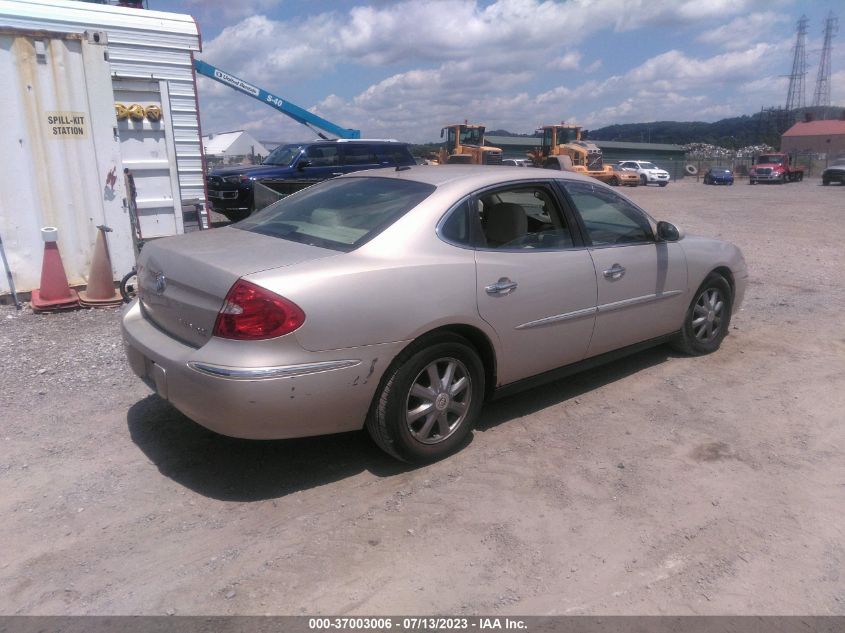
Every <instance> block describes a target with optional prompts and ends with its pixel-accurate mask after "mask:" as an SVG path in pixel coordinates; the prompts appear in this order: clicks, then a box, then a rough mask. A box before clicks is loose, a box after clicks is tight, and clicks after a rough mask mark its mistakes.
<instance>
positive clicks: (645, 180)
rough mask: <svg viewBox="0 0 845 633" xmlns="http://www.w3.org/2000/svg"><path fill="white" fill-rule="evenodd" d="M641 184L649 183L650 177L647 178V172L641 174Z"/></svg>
mask: <svg viewBox="0 0 845 633" xmlns="http://www.w3.org/2000/svg"><path fill="white" fill-rule="evenodd" d="M640 184H641V185H643V186H646V185H647V184H648V178H646V176H645V174H640Z"/></svg>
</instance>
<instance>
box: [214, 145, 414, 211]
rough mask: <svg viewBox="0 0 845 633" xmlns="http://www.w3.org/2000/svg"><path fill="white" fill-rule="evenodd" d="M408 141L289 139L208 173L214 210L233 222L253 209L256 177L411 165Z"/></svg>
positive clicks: (312, 176) (319, 176)
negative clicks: (259, 159)
mask: <svg viewBox="0 0 845 633" xmlns="http://www.w3.org/2000/svg"><path fill="white" fill-rule="evenodd" d="M415 164H416V160H415V159H414V157H413V156H412V155H411V152H410V150H409V149H408V144H407V143H400V142H398V141H390V140H346V139H338V140H326V141H314V142H310V143H289V144H287V145H280V146H279V147H277V148H276V149H274V150H273V151H272V152H270V154H269V155H268V156H267V158H265V159H264V162H263V163H261V164H260V165H232V166H229V167H220V168H218V169H215V170H213V171H212V172H211V173H210V174H209V175H208V178H207V185H208V198H209V201H210V202H211V206H212V208H213V210H214V211H217V212H218V213H222V214H223V215H225V216H226V217H227V218H228V219H229V220H231V221H233V222H237V221H239V220H243V219H244V218H245V217H247V216H249V214H250V213H252V211H253V183H254V182H256V181H261V180H292V179H296V180H310V181H315V182H317V181H320V180H326V179H327V178H333V177H335V176H340V175H343V174H348V173H350V172H353V171H361V170H364V169H373V168H377V167H395V166H397V165H401V166H404V165H415Z"/></svg>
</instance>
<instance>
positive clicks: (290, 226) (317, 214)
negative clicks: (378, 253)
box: [233, 178, 435, 252]
mask: <svg viewBox="0 0 845 633" xmlns="http://www.w3.org/2000/svg"><path fill="white" fill-rule="evenodd" d="M434 189H435V187H434V186H433V185H429V184H426V183H421V182H413V181H409V180H394V179H392V178H342V179H339V180H330V181H327V182H324V183H320V184H318V185H314V186H312V187H308V188H307V189H303V190H302V191H300V192H298V193H296V194H294V195H291V196H288V197H286V198H283V199H282V200H279V201H278V202H276V203H275V204H272V205H270V206H269V207H267V208H266V209H263V210H262V211H259V212H258V213H256V214H254V215H251V216H250V217H249V218H247V219H246V220H244V221H243V222H240V223H238V224H236V225H233V226H234V228H237V229H241V230H244V231H251V232H253V233H261V234H262V235H269V236H271V237H278V238H280V239H283V240H288V241H291V242H300V243H303V244H310V245H312V246H320V247H322V248H330V249H333V250H338V251H344V252H346V251H351V250H353V249H355V248H357V247H358V246H360V245H361V244H364V243H365V242H368V241H369V240H371V239H372V238H374V237H375V236H376V235H378V234H379V233H381V232H382V231H383V230H384V229H386V228H387V227H388V226H390V225H391V224H393V223H394V222H395V221H396V220H398V219H399V218H400V217H402V216H403V215H405V214H406V213H407V212H408V211H410V210H411V209H413V208H414V207H415V206H417V205H418V204H419V203H420V202H422V201H423V200H424V199H425V198H427V197H428V196H429V195H431V193H432V192H433V191H434Z"/></svg>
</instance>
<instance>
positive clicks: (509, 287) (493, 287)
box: [484, 277, 517, 295]
mask: <svg viewBox="0 0 845 633" xmlns="http://www.w3.org/2000/svg"><path fill="white" fill-rule="evenodd" d="M516 286H517V283H516V282H515V281H511V280H510V279H508V278H507V277H502V278H501V279H499V281H497V282H496V283H494V284H490V285H489V286H485V287H484V291H485V292H486V293H487V294H488V295H509V294H510V293H512V292H513V291H514V290H516Z"/></svg>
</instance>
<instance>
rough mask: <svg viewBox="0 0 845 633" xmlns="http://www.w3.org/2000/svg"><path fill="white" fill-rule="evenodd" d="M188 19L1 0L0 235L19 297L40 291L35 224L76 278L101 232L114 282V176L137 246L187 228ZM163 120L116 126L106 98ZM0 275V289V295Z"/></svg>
mask: <svg viewBox="0 0 845 633" xmlns="http://www.w3.org/2000/svg"><path fill="white" fill-rule="evenodd" d="M198 50H199V32H198V29H197V26H196V23H195V22H194V20H193V18H191V16H187V15H180V14H171V13H162V12H157V11H145V10H137V9H127V8H121V7H111V6H106V5H97V4H89V3H82V2H73V1H69V0H15V1H10V0H0V76H2V77H4V79H5V84H6V86H5V89H4V90H3V91H0V142H2V147H3V148H4V149H5V151H6V156H5V157H4V159H5V160H4V169H3V170H2V171H0V238H2V240H3V244H4V246H5V250H6V254H7V257H8V259H9V265H10V268H11V270H12V272H13V276H14V281H15V285H16V288H17V290H18V291H19V292H28V291H29V290H31V289H34V288H37V287H38V286H39V284H40V274H41V253H42V251H43V243H42V241H41V234H40V229H41V227H43V226H48V225H49V226H56V227H58V228H59V248H60V250H61V254H62V259H63V263H64V267H65V271H66V273H67V276H68V279H69V281H70V283H71V284H72V285H77V284H84V283H85V282H86V278H87V275H88V272H89V270H90V265H91V257H92V255H93V250H94V249H93V247H94V241H95V238H96V234H97V229H96V227H97V226H98V225H100V224H106V225H107V226H109V227H110V228H112V229H113V232H111V233H109V234H108V242H109V249H110V254H111V259H112V267H113V273H114V276H115V279H119V278H120V277H121V276H122V275H123V274H124V273H125V272H127V271H128V270H129V269H130V268H131V267H132V265H133V264H134V257H135V254H134V249H133V244H132V228H131V226H130V220H129V211H128V205H127V199H126V198H127V193H126V191H125V187H124V177H123V172H124V168H127V169H130V170H131V172H132V174H133V175H134V179H135V186H136V190H137V206H138V215H139V223H140V230H141V233H142V237H143V238H150V237H160V236H165V235H172V234H176V233H181V232H183V231H184V225H183V217H182V201H187V200H192V199H193V200H196V199H198V200H199V201H200V202H201V203H203V204H204V203H205V200H206V196H205V190H204V180H203V164H204V158H203V155H202V144H201V137H200V127H199V116H198V113H197V106H196V104H197V101H196V85H195V75H194V72H193V53H194V52H195V51H198ZM118 103H121V104H123V105H125V106H126V107H129V106H131V105H139V106H141V107H143V108H148V107H149V106H157V107H158V108H160V110H161V113H162V116H161V120H160V121H156V120H154V118H155V117H141V118H140V120H133V119H132V118H126V119H123V120H120V121H118V119H117V117H116V115H115V106H116V104H118ZM8 292H9V287H8V284H7V281H6V278H5V275H0V295H2V294H5V293H8Z"/></svg>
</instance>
